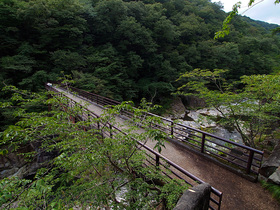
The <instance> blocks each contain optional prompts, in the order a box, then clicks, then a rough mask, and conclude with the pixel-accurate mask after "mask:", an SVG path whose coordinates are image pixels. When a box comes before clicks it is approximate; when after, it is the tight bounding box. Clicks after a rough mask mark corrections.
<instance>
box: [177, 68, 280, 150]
mask: <svg viewBox="0 0 280 210" xmlns="http://www.w3.org/2000/svg"><path fill="white" fill-rule="evenodd" d="M226 72H227V71H226V70H221V69H215V70H214V71H209V70H201V69H195V70H193V71H191V72H187V73H185V74H183V75H181V79H183V78H187V79H188V82H187V83H186V84H184V85H183V86H181V87H180V88H179V91H178V92H177V94H180V95H195V96H197V97H200V98H203V99H204V100H205V101H206V103H207V105H208V106H209V107H212V108H215V109H216V110H217V111H218V113H220V115H219V116H217V119H216V121H218V122H219V123H220V124H222V125H225V126H230V127H232V128H234V129H235V130H236V131H237V132H239V133H240V135H241V137H242V140H243V142H244V144H246V145H248V146H251V147H256V145H258V146H260V145H261V141H263V140H264V139H265V136H266V134H269V133H271V131H273V130H274V129H275V128H277V127H278V126H277V121H279V113H280V104H279V101H280V95H279V92H280V76H279V75H251V76H243V77H241V81H240V82H238V83H229V82H228V81H226V79H225V78H224V75H225V73H226ZM238 86H242V88H236V87H238Z"/></svg>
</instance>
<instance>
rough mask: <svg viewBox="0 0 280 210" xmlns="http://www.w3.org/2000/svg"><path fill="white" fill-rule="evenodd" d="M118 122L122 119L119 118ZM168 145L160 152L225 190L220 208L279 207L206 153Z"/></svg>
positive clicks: (273, 209) (252, 209)
mask: <svg viewBox="0 0 280 210" xmlns="http://www.w3.org/2000/svg"><path fill="white" fill-rule="evenodd" d="M56 89H57V90H58V91H60V92H64V94H65V95H66V96H67V97H69V98H71V99H72V100H74V101H76V102H78V103H80V104H82V105H83V104H86V103H88V102H85V101H84V100H83V99H81V98H79V97H76V96H74V95H72V94H71V93H66V92H65V91H63V90H62V89H60V88H56ZM87 108H88V109H89V110H90V111H92V112H94V113H95V114H97V115H101V114H102V112H103V109H102V107H100V106H97V105H95V104H94V103H90V104H89V106H88V107H87ZM118 121H119V122H121V121H123V119H121V118H120V119H118ZM154 144H155V143H154V142H150V141H148V142H147V146H149V147H151V148H153V147H154ZM165 147H166V148H163V150H162V152H161V154H162V155H164V156H165V157H167V158H168V159H169V160H171V161H173V162H174V163H176V164H177V165H179V166H181V167H182V168H184V169H185V170H187V171H189V172H190V173H192V174H193V175H195V176H197V177H199V178H200V179H202V180H204V181H205V182H207V183H209V184H210V185H211V186H213V187H214V188H216V189H218V190H220V191H221V192H223V200H222V207H221V209H226V210H232V209H236V210H279V209H280V204H279V202H277V201H276V200H275V199H273V198H272V196H271V194H270V193H269V192H268V191H266V190H264V189H263V188H262V187H261V185H260V184H259V183H253V182H250V181H248V180H246V179H244V178H242V177H240V176H238V175H236V174H234V173H232V172H230V171H228V170H226V169H224V168H222V167H220V166H218V165H216V164H215V163H213V162H211V161H208V160H205V159H204V158H203V157H201V156H199V155H197V154H195V153H193V152H191V151H189V150H187V149H186V148H181V147H179V146H177V145H175V144H172V143H170V142H166V144H165Z"/></svg>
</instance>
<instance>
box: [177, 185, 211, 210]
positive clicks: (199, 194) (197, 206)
mask: <svg viewBox="0 0 280 210" xmlns="http://www.w3.org/2000/svg"><path fill="white" fill-rule="evenodd" d="M210 193H211V186H210V185H209V184H207V183H204V184H200V185H197V186H195V187H193V188H191V189H188V190H186V191H185V192H184V194H183V195H182V197H181V198H180V200H179V201H178V203H177V205H176V207H175V208H174V209H173V210H208V209H209V201H210Z"/></svg>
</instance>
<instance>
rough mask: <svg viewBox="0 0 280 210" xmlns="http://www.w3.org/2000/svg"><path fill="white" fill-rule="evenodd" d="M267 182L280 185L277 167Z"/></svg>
mask: <svg viewBox="0 0 280 210" xmlns="http://www.w3.org/2000/svg"><path fill="white" fill-rule="evenodd" d="M268 181H269V182H272V183H274V184H278V185H280V167H278V169H277V170H276V171H275V172H274V173H273V174H272V175H271V176H270V177H268Z"/></svg>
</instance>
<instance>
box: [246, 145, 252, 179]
mask: <svg viewBox="0 0 280 210" xmlns="http://www.w3.org/2000/svg"><path fill="white" fill-rule="evenodd" d="M253 157H254V151H252V150H250V154H249V158H248V162H247V169H246V173H247V174H250V172H251V166H252V163H253Z"/></svg>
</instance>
